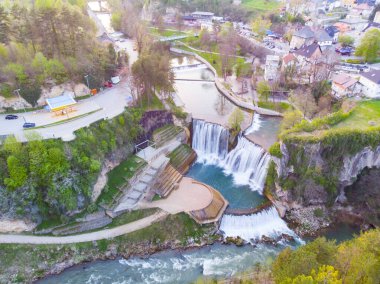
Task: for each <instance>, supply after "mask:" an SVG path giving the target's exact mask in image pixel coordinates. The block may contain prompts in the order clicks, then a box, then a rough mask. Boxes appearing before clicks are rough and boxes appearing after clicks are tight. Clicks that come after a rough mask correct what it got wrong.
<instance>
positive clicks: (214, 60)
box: [179, 46, 245, 76]
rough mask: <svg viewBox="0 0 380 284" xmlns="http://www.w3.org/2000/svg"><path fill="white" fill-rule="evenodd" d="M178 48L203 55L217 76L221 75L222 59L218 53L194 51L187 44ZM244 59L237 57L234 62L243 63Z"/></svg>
mask: <svg viewBox="0 0 380 284" xmlns="http://www.w3.org/2000/svg"><path fill="white" fill-rule="evenodd" d="M179 48H180V49H183V50H186V51H190V52H193V53H196V54H198V55H199V56H201V57H203V58H204V59H206V60H207V61H208V62H209V63H210V64H211V65H212V66H213V67H214V68H215V70H216V72H217V73H218V76H222V60H221V59H220V55H219V54H212V53H207V52H199V51H194V50H192V49H191V48H188V47H187V46H181V47H179ZM244 62H245V61H244V59H243V58H240V57H237V58H236V63H244Z"/></svg>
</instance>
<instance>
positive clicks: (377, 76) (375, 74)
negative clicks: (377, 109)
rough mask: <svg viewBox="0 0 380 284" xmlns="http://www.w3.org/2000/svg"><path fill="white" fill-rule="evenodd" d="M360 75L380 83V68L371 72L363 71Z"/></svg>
mask: <svg viewBox="0 0 380 284" xmlns="http://www.w3.org/2000/svg"><path fill="white" fill-rule="evenodd" d="M360 75H361V76H363V77H365V78H367V79H368V80H371V81H372V82H374V83H376V84H378V85H380V70H371V71H369V72H361V73H360Z"/></svg>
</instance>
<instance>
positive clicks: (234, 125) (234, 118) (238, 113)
mask: <svg viewBox="0 0 380 284" xmlns="http://www.w3.org/2000/svg"><path fill="white" fill-rule="evenodd" d="M243 120H244V113H243V111H242V110H241V109H240V108H239V107H236V108H235V110H234V111H233V112H232V113H231V115H230V117H229V118H228V124H229V126H230V128H231V129H232V130H233V131H234V132H236V133H237V132H239V131H240V130H241V123H242V122H243Z"/></svg>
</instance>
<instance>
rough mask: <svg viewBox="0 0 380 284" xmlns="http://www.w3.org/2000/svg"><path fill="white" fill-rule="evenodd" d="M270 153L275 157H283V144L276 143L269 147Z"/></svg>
mask: <svg viewBox="0 0 380 284" xmlns="http://www.w3.org/2000/svg"><path fill="white" fill-rule="evenodd" d="M269 154H271V155H272V156H273V157H277V158H280V159H281V158H282V152H281V145H280V143H279V142H276V143H274V144H273V145H272V146H270V148H269Z"/></svg>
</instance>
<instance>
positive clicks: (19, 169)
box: [4, 155, 28, 190]
mask: <svg viewBox="0 0 380 284" xmlns="http://www.w3.org/2000/svg"><path fill="white" fill-rule="evenodd" d="M7 166H8V174H9V177H7V178H5V179H4V184H5V185H6V186H7V189H8V190H14V189H16V188H19V187H21V186H23V185H24V184H25V182H26V179H27V178H28V173H27V169H26V168H25V167H24V166H23V165H22V163H21V162H20V160H19V159H17V158H16V157H15V156H12V155H11V156H9V157H8V159H7Z"/></svg>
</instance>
